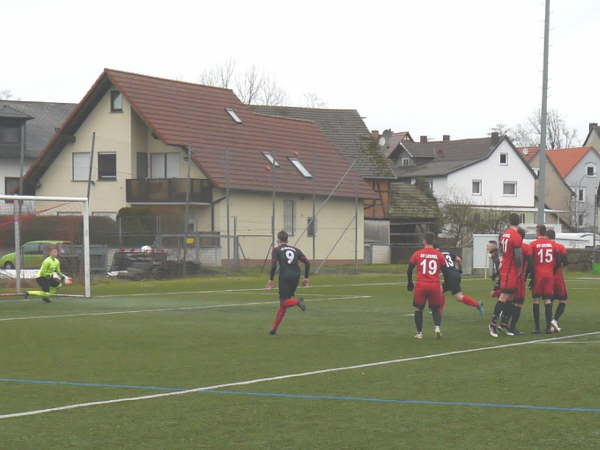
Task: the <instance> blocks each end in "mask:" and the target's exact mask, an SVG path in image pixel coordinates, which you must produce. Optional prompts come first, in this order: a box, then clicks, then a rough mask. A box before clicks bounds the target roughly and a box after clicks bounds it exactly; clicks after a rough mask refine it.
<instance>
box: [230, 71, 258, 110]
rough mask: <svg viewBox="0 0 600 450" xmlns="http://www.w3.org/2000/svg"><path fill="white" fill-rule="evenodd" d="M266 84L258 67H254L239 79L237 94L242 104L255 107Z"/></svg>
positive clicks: (236, 87)
mask: <svg viewBox="0 0 600 450" xmlns="http://www.w3.org/2000/svg"><path fill="white" fill-rule="evenodd" d="M264 82H265V78H264V76H263V75H262V74H261V73H259V72H258V70H257V69H256V66H252V67H250V68H249V69H248V70H246V72H244V73H243V74H242V75H241V76H239V77H238V78H237V80H236V86H235V91H236V94H237V96H238V97H239V98H240V100H241V101H242V103H246V104H247V105H253V104H255V103H257V100H258V97H259V94H260V92H261V90H262V88H263V84H264Z"/></svg>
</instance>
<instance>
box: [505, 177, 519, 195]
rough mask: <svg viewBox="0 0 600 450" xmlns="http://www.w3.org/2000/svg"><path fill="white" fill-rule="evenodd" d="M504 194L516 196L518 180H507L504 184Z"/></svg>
mask: <svg viewBox="0 0 600 450" xmlns="http://www.w3.org/2000/svg"><path fill="white" fill-rule="evenodd" d="M502 195H505V196H510V197H514V196H516V195H517V182H516V181H505V182H504V183H503V185H502Z"/></svg>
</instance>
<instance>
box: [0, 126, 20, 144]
mask: <svg viewBox="0 0 600 450" xmlns="http://www.w3.org/2000/svg"><path fill="white" fill-rule="evenodd" d="M20 142H21V127H19V126H16V125H2V126H0V144H18V143H20Z"/></svg>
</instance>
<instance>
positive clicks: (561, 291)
mask: <svg viewBox="0 0 600 450" xmlns="http://www.w3.org/2000/svg"><path fill="white" fill-rule="evenodd" d="M554 298H555V299H556V300H566V299H568V298H569V294H568V293H567V285H566V284H565V278H564V277H563V274H562V273H561V272H556V273H555V274H554Z"/></svg>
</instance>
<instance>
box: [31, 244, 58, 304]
mask: <svg viewBox="0 0 600 450" xmlns="http://www.w3.org/2000/svg"><path fill="white" fill-rule="evenodd" d="M57 256H58V248H56V247H53V248H51V249H50V255H49V256H48V257H47V258H46V259H45V260H44V262H43V263H42V267H40V272H39V273H38V276H37V278H36V279H35V281H37V284H38V285H39V286H40V287H41V288H42V290H41V291H26V292H25V298H27V297H28V296H30V295H34V296H36V297H42V300H43V301H45V302H46V303H50V298H49V297H50V296H51V295H54V294H56V291H57V290H58V288H59V287H60V286H62V285H63V284H65V281H67V277H66V276H65V275H64V274H63V273H62V272H61V271H60V261H59V260H58V258H57Z"/></svg>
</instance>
